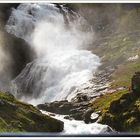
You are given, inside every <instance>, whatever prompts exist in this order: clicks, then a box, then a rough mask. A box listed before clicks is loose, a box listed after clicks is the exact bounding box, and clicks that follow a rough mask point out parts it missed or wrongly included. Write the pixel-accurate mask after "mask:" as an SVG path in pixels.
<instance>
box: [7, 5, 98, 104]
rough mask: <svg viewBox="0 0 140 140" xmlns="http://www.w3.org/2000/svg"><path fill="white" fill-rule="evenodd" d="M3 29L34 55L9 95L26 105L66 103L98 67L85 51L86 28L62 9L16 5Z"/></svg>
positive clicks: (89, 34)
mask: <svg viewBox="0 0 140 140" xmlns="http://www.w3.org/2000/svg"><path fill="white" fill-rule="evenodd" d="M66 22H67V23H66ZM6 30H7V31H8V32H9V33H12V34H14V35H16V36H17V37H20V38H22V39H24V40H26V41H27V42H28V43H29V44H30V45H31V47H32V48H33V50H34V51H35V52H36V55H37V58H36V60H34V61H33V62H31V63H30V64H27V66H26V67H25V68H24V69H23V71H22V72H21V73H20V74H19V75H18V76H17V77H16V78H15V79H14V80H13V82H12V83H13V86H12V92H14V94H15V95H16V96H17V97H20V98H22V100H24V101H26V102H30V103H33V104H39V103H44V102H50V101H55V100H62V99H69V100H70V99H71V97H72V96H73V93H74V91H75V90H76V88H78V87H79V86H80V85H82V84H83V83H85V82H87V81H88V80H90V79H91V78H92V77H93V73H94V72H95V71H96V70H97V68H98V66H99V65H100V59H99V57H98V56H96V55H94V54H92V53H91V52H90V51H88V50H86V49H87V48H88V46H89V44H91V43H92V40H93V39H94V34H93V31H92V30H91V28H90V26H87V23H86V21H85V20H84V19H83V18H82V17H81V16H79V15H78V14H76V13H74V12H73V11H69V10H68V9H67V8H64V7H63V6H61V8H60V7H59V8H57V7H56V6H55V5H53V4H45V3H43V4H20V6H19V7H18V8H17V9H13V11H12V14H11V16H10V18H9V20H8V23H7V25H6Z"/></svg>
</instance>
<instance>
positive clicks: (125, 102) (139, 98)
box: [99, 72, 140, 132]
mask: <svg viewBox="0 0 140 140" xmlns="http://www.w3.org/2000/svg"><path fill="white" fill-rule="evenodd" d="M139 75H140V73H139V72H136V73H135V75H134V76H133V77H132V91H131V92H128V93H126V94H123V95H122V96H121V97H120V98H119V99H118V100H114V101H112V102H111V103H110V106H109V108H108V109H107V110H106V111H104V112H102V115H101V117H100V121H99V122H100V123H103V124H107V125H109V126H111V127H112V128H114V129H115V130H117V131H123V132H137V131H138V132H139V128H140V119H139V118H140V92H139V89H140V88H139V84H140V76H139Z"/></svg>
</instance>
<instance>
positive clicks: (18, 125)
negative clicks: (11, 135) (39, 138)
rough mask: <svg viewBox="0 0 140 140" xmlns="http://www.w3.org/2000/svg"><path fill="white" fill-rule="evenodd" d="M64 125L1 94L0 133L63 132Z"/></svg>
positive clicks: (32, 107) (29, 106) (6, 94)
mask: <svg viewBox="0 0 140 140" xmlns="http://www.w3.org/2000/svg"><path fill="white" fill-rule="evenodd" d="M63 127H64V123H63V122H62V121H59V120H57V119H54V118H51V117H49V116H47V115H44V114H42V113H41V112H40V111H39V110H38V109H37V108H35V107H34V106H33V105H30V104H26V103H23V102H19V101H17V100H16V99H15V98H14V96H13V95H11V94H10V93H2V92H0V132H61V131H63Z"/></svg>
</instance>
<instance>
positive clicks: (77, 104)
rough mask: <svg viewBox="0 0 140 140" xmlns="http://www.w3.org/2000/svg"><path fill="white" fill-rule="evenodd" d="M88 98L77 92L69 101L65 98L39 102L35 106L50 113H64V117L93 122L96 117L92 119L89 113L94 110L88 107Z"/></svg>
mask: <svg viewBox="0 0 140 140" xmlns="http://www.w3.org/2000/svg"><path fill="white" fill-rule="evenodd" d="M89 100H90V98H89V97H88V96H86V95H83V94H78V95H77V96H76V97H74V98H73V99H72V100H71V102H69V101H67V100H62V101H54V102H51V103H45V104H40V105H38V106H37V107H38V108H39V109H40V110H44V111H48V112H51V113H56V114H61V115H66V116H65V117H64V118H65V119H70V120H71V119H75V120H83V121H84V122H85V123H93V122H95V121H97V119H98V117H96V118H94V119H92V118H91V115H92V113H93V112H94V110H92V109H91V108H90V107H89Z"/></svg>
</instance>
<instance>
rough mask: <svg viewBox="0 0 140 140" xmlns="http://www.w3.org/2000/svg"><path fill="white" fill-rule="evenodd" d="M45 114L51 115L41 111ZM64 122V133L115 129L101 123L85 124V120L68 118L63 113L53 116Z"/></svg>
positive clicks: (87, 132) (102, 132)
mask: <svg viewBox="0 0 140 140" xmlns="http://www.w3.org/2000/svg"><path fill="white" fill-rule="evenodd" d="M41 112H42V113H43V114H46V115H49V112H46V111H41ZM53 117H54V118H56V119H59V120H61V121H63V122H64V130H63V132H62V134H69V135H74V134H75V135H79V134H82V135H89V134H109V133H114V132H115V131H114V130H113V129H112V128H110V127H109V126H107V125H102V124H99V123H96V122H95V123H91V124H85V123H84V122H83V121H76V120H68V119H64V116H63V115H55V116H53Z"/></svg>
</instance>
